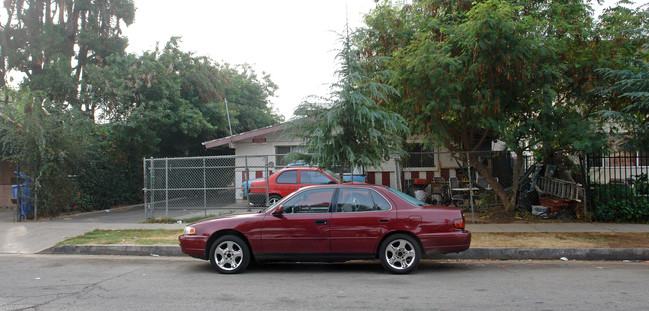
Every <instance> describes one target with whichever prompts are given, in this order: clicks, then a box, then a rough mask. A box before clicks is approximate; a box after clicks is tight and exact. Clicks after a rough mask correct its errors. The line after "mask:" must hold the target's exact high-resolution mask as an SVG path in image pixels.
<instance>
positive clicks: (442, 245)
mask: <svg viewBox="0 0 649 311" xmlns="http://www.w3.org/2000/svg"><path fill="white" fill-rule="evenodd" d="M420 239H421V243H422V245H423V247H424V251H425V252H426V253H431V254H446V253H459V252H461V251H465V250H467V249H469V246H471V232H469V231H466V230H461V231H460V230H458V231H456V232H443V233H433V234H428V235H423V236H420Z"/></svg>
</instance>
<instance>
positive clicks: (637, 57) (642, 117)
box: [596, 5, 649, 151]
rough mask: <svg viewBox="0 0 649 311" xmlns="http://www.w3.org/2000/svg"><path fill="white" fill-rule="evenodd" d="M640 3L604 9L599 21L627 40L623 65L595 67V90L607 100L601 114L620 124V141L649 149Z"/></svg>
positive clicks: (648, 84) (645, 13) (646, 43)
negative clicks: (597, 77)
mask: <svg viewBox="0 0 649 311" xmlns="http://www.w3.org/2000/svg"><path fill="white" fill-rule="evenodd" d="M642 7H643V6H640V7H638V8H635V9H632V8H626V7H619V6H618V7H614V8H609V9H608V10H606V14H605V15H604V17H603V23H602V24H604V25H605V26H606V27H605V29H607V30H609V33H614V34H617V36H615V37H613V36H611V37H612V38H611V39H612V40H619V41H624V42H627V47H628V48H627V53H625V54H624V55H623V62H624V66H607V67H606V68H601V69H598V70H597V72H598V73H599V74H601V76H602V77H603V78H604V80H605V83H604V85H603V86H602V87H600V88H599V89H598V90H597V92H596V94H597V95H602V96H603V97H604V98H605V99H606V102H607V103H608V105H607V106H606V107H603V108H602V109H601V110H600V111H601V113H602V116H603V117H604V119H605V120H609V122H612V123H613V124H615V125H617V126H619V127H621V130H622V133H621V134H622V136H623V137H622V139H621V142H622V143H623V144H624V147H625V148H626V149H628V150H631V151H638V150H641V151H649V118H648V116H649V27H648V26H649V7H647V5H644V9H642ZM640 46H641V47H642V48H638V47H640Z"/></svg>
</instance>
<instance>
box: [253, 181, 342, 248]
mask: <svg viewBox="0 0 649 311" xmlns="http://www.w3.org/2000/svg"><path fill="white" fill-rule="evenodd" d="M334 191H335V188H334V187H331V188H317V189H306V190H303V191H301V192H298V193H296V194H295V195H293V196H292V197H290V198H289V199H287V200H286V201H284V202H283V203H282V204H281V205H280V206H281V208H282V209H283V213H282V214H279V215H273V214H268V215H266V216H265V217H264V222H263V225H262V247H263V251H264V253H266V254H276V255H280V256H281V255H290V254H313V255H318V254H319V255H327V254H329V252H330V245H329V218H330V217H331V213H330V212H329V211H330V205H331V200H332V197H333V194H334Z"/></svg>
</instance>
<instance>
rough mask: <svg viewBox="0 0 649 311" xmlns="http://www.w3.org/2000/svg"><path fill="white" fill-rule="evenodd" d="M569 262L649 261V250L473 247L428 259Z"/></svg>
mask: <svg viewBox="0 0 649 311" xmlns="http://www.w3.org/2000/svg"><path fill="white" fill-rule="evenodd" d="M562 257H565V258H568V259H569V260H573V259H574V260H643V261H644V260H649V248H519V247H472V248H469V249H468V250H466V251H464V252H461V253H457V254H445V255H433V256H427V257H426V258H451V259H499V260H509V259H513V260H525V259H541V260H548V259H560V258H562Z"/></svg>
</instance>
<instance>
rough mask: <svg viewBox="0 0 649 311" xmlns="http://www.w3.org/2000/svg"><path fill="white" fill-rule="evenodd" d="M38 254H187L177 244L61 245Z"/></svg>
mask: <svg viewBox="0 0 649 311" xmlns="http://www.w3.org/2000/svg"><path fill="white" fill-rule="evenodd" d="M39 254H77V255H115V256H187V255H185V254H183V252H182V251H181V250H180V246H178V245H152V246H151V245H134V244H120V245H97V244H86V245H63V246H59V247H51V248H48V249H46V250H44V251H42V252H40V253H39Z"/></svg>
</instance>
